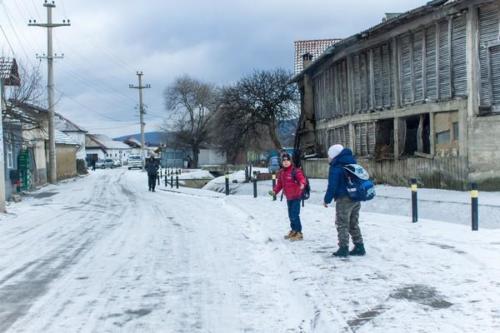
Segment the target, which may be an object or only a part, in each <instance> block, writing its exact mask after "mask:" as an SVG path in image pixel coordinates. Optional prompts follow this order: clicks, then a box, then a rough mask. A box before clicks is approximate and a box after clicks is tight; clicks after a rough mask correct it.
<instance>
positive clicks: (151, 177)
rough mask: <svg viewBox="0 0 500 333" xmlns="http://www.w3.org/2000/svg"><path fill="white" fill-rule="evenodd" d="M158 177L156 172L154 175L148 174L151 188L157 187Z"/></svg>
mask: <svg viewBox="0 0 500 333" xmlns="http://www.w3.org/2000/svg"><path fill="white" fill-rule="evenodd" d="M157 178H158V175H156V174H152V175H149V174H148V184H149V189H150V190H154V189H155V187H156V179H157Z"/></svg>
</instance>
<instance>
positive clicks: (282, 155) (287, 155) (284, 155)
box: [281, 153, 292, 161]
mask: <svg viewBox="0 0 500 333" xmlns="http://www.w3.org/2000/svg"><path fill="white" fill-rule="evenodd" d="M281 159H282V160H283V159H287V160H289V161H291V160H292V157H291V156H290V154H288V153H283V154H281Z"/></svg>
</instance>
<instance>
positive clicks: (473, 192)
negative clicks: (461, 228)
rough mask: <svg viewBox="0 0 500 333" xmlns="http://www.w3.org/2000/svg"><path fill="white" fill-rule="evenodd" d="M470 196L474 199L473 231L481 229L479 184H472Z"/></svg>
mask: <svg viewBox="0 0 500 333" xmlns="http://www.w3.org/2000/svg"><path fill="white" fill-rule="evenodd" d="M470 197H471V201H472V231H477V230H479V192H478V190H477V184H476V183H472V184H471V191H470Z"/></svg>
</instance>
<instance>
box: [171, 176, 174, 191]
mask: <svg viewBox="0 0 500 333" xmlns="http://www.w3.org/2000/svg"><path fill="white" fill-rule="evenodd" d="M173 187H174V174H173V173H172V175H171V176H170V188H173Z"/></svg>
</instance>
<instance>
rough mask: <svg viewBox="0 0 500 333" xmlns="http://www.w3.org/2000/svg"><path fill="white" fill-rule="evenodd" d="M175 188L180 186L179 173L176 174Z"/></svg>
mask: <svg viewBox="0 0 500 333" xmlns="http://www.w3.org/2000/svg"><path fill="white" fill-rule="evenodd" d="M175 188H177V189H178V188H179V175H177V176H175Z"/></svg>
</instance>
